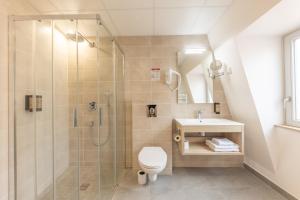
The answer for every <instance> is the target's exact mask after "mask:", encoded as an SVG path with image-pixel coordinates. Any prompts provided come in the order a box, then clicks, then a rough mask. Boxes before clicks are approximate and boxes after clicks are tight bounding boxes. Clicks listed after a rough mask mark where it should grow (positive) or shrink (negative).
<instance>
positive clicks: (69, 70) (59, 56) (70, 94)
mask: <svg viewBox="0 0 300 200" xmlns="http://www.w3.org/2000/svg"><path fill="white" fill-rule="evenodd" d="M77 27H78V22H77V20H72V21H71V20H53V30H52V31H53V40H52V43H53V53H52V59H53V109H54V110H53V126H54V144H53V145H54V158H53V159H54V174H55V176H54V177H53V178H54V179H53V182H54V183H55V187H54V188H55V189H54V194H53V195H54V196H55V199H62V200H77V199H79V190H78V188H79V173H78V172H79V156H80V153H79V152H80V151H79V150H80V148H81V146H80V140H79V137H80V130H79V129H78V128H77V127H75V124H74V114H75V113H74V112H75V108H77V105H78V104H79V97H78V84H77V82H78V81H77V77H78V67H77V56H76V55H77V49H78V48H77V42H76V40H77V39H76V37H75V38H72V39H69V38H68V34H74V33H76V30H77ZM44 199H47V196H44ZM44 199H43V200H44ZM50 199H51V198H50Z"/></svg>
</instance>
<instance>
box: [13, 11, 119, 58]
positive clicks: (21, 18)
mask: <svg viewBox="0 0 300 200" xmlns="http://www.w3.org/2000/svg"><path fill="white" fill-rule="evenodd" d="M9 19H10V21H27V20H98V21H99V25H102V26H103V27H104V29H105V31H106V32H107V33H109V35H110V37H111V39H112V41H114V42H115V43H116V45H117V46H118V48H119V49H120V51H121V53H122V54H124V51H123V50H122V48H121V46H120V45H119V43H118V41H117V39H116V38H115V37H114V36H113V34H112V33H111V31H110V30H109V29H108V28H107V26H106V24H105V23H104V22H103V20H101V16H100V15H99V14H80V15H11V16H10V17H9ZM88 42H89V41H88ZM89 43H90V42H89Z"/></svg>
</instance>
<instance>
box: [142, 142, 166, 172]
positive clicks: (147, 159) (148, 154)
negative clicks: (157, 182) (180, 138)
mask: <svg viewBox="0 0 300 200" xmlns="http://www.w3.org/2000/svg"><path fill="white" fill-rule="evenodd" d="M138 159H139V163H140V164H141V165H142V166H143V167H144V168H147V169H160V168H164V167H165V165H166V163H167V153H166V152H165V151H164V150H163V149H162V148H161V147H144V148H143V149H142V150H141V151H140V153H139V156H138Z"/></svg>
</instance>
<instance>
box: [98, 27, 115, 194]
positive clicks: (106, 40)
mask: <svg viewBox="0 0 300 200" xmlns="http://www.w3.org/2000/svg"><path fill="white" fill-rule="evenodd" d="M98 28H99V29H98V30H99V48H98V56H99V71H98V72H99V74H98V77H99V79H98V82H97V85H98V104H99V116H100V117H101V119H100V120H99V121H100V126H99V127H100V128H99V132H98V134H99V141H98V145H99V148H100V150H99V153H100V154H99V158H100V159H99V161H100V162H99V163H100V176H101V177H100V180H101V184H100V186H101V188H100V190H101V199H111V198H112V194H113V191H114V186H115V185H116V180H115V169H116V163H115V137H116V103H115V101H116V91H115V66H114V46H113V40H112V37H111V35H110V33H109V32H108V31H107V30H106V29H105V28H104V26H102V25H100V26H99V27H98Z"/></svg>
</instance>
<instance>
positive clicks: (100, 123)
mask: <svg viewBox="0 0 300 200" xmlns="http://www.w3.org/2000/svg"><path fill="white" fill-rule="evenodd" d="M98 112H99V127H101V126H102V108H101V107H99V111H98Z"/></svg>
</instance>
